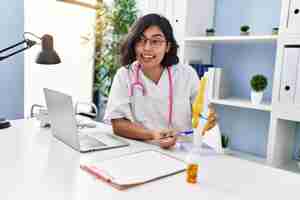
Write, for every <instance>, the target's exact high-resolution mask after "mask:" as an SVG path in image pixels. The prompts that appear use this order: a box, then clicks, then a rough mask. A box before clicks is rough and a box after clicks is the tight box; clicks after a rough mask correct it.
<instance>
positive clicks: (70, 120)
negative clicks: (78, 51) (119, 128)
mask: <svg viewBox="0 0 300 200" xmlns="http://www.w3.org/2000/svg"><path fill="white" fill-rule="evenodd" d="M44 94H45V100H46V104H47V108H48V112H49V118H50V123H51V129H52V134H53V135H54V137H56V138H57V139H59V140H61V141H62V142H63V143H65V144H67V145H69V146H71V147H72V148H74V149H75V150H77V151H80V152H90V151H96V150H105V149H111V148H118V147H125V146H128V145H129V143H128V142H126V141H125V140H122V139H121V138H119V137H117V136H115V135H113V134H110V133H108V132H106V131H103V130H101V129H100V128H92V129H91V128H87V129H79V128H78V126H77V121H76V117H75V113H74V110H73V102H72V97H71V96H69V95H66V94H63V93H61V92H57V91H54V90H50V89H47V88H44Z"/></svg>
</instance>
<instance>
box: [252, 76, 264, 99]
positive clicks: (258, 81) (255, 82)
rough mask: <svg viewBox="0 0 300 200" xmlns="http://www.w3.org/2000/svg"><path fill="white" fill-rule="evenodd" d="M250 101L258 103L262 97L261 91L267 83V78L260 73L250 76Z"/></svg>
mask: <svg viewBox="0 0 300 200" xmlns="http://www.w3.org/2000/svg"><path fill="white" fill-rule="evenodd" d="M250 84H251V89H252V90H251V101H252V103H253V104H260V102H261V100H262V98H263V91H264V90H265V89H266V87H267V85H268V80H267V78H266V77H265V76H264V75H262V74H256V75H254V76H253V77H252V79H251V81H250Z"/></svg>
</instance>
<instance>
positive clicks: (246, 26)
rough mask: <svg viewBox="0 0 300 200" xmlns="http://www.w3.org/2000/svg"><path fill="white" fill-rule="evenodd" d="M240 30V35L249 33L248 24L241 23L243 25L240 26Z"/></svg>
mask: <svg viewBox="0 0 300 200" xmlns="http://www.w3.org/2000/svg"><path fill="white" fill-rule="evenodd" d="M240 30H241V35H249V33H250V31H249V30H250V26H248V25H243V26H241V28H240Z"/></svg>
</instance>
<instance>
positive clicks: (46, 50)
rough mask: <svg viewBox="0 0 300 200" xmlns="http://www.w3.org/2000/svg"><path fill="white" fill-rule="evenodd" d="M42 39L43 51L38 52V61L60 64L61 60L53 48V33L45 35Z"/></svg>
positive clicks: (43, 63) (45, 63)
mask: <svg viewBox="0 0 300 200" xmlns="http://www.w3.org/2000/svg"><path fill="white" fill-rule="evenodd" d="M41 39H42V51H41V52H40V53H39V54H38V56H37V58H36V63H37V64H42V65H54V64H59V63H60V62H61V60H60V58H59V56H58V54H57V53H56V51H55V50H54V48H53V37H52V36H51V35H44V36H43V37H42V38H41Z"/></svg>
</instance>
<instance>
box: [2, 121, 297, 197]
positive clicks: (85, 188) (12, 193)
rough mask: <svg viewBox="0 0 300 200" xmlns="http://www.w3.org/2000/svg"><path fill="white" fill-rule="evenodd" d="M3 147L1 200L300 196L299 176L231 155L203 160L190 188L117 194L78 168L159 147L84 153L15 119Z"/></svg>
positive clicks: (181, 184)
mask: <svg viewBox="0 0 300 200" xmlns="http://www.w3.org/2000/svg"><path fill="white" fill-rule="evenodd" d="M106 128H108V129H110V128H109V127H106ZM0 148H1V151H0V157H1V161H0V199H1V200H8V199H9V200H12V199H14V200H16V199H30V200H32V199H43V200H50V199H51V200H54V199H55V200H71V199H76V200H79V199H80V200H83V199H89V200H90V199H91V200H93V199H95V200H99V199H103V200H109V199H123V200H134V199H138V200H141V199H143V200H144V199H149V200H150V199H163V198H166V199H170V198H171V199H178V200H183V199H188V200H191V199H197V200H199V199H201V200H204V199H210V200H212V199H216V200H221V199H222V200H224V199H230V200H235V199H251V200H253V199H280V200H282V199H286V198H288V197H291V199H298V198H299V196H300V193H299V191H300V176H299V175H297V174H294V173H291V172H287V171H283V170H280V169H275V168H271V167H268V166H264V165H260V164H257V163H253V162H249V161H245V160H240V159H238V158H233V157H229V156H203V162H202V167H201V170H200V171H201V172H200V176H201V178H200V183H198V184H196V185H190V184H187V183H186V181H185V173H182V174H177V175H175V176H171V177H167V178H164V179H161V180H158V181H154V182H151V183H148V184H144V185H141V186H138V187H134V188H131V189H129V190H126V191H118V190H116V189H114V188H112V187H110V186H109V185H107V184H106V183H103V182H101V181H99V180H96V179H95V178H93V177H92V176H90V175H88V174H87V173H86V172H84V171H82V170H80V168H79V163H80V162H81V161H86V160H90V159H98V160H101V159H104V158H108V157H111V156H114V155H119V154H123V153H127V152H129V151H137V150H142V149H149V148H154V149H157V148H158V147H156V146H152V145H148V144H144V143H141V142H136V141H131V146H130V147H126V148H120V149H113V150H109V151H98V152H92V153H87V154H80V153H78V152H76V151H74V150H73V149H71V148H70V147H68V146H66V145H64V144H63V143H61V142H60V141H58V140H56V139H55V138H53V137H52V136H51V133H50V130H44V129H41V128H39V126H38V124H37V122H36V121H34V120H16V121H13V122H12V127H11V128H9V129H5V130H0ZM172 153H173V154H174V155H177V156H179V157H181V156H183V153H182V152H176V151H174V152H172ZM153 164H157V163H153ZM168 197H170V198H168Z"/></svg>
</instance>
